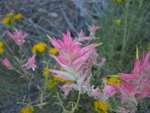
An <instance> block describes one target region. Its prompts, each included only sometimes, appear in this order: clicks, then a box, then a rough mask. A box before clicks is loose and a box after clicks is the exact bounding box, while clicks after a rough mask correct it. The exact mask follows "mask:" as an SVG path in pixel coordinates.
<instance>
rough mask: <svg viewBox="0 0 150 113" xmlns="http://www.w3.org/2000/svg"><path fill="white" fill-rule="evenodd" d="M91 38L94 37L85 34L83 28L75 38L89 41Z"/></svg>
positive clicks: (80, 40)
mask: <svg viewBox="0 0 150 113" xmlns="http://www.w3.org/2000/svg"><path fill="white" fill-rule="evenodd" d="M91 39H92V37H90V36H84V32H83V31H82V30H81V31H80V33H79V36H78V37H76V38H75V40H76V41H79V42H83V41H88V40H91Z"/></svg>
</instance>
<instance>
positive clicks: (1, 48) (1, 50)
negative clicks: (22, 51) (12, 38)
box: [0, 41, 4, 54]
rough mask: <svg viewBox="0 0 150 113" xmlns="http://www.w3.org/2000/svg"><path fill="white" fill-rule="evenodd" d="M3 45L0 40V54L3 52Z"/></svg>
mask: <svg viewBox="0 0 150 113" xmlns="http://www.w3.org/2000/svg"><path fill="white" fill-rule="evenodd" d="M3 46H4V43H3V42H2V41H0V54H3V52H4V48H3Z"/></svg>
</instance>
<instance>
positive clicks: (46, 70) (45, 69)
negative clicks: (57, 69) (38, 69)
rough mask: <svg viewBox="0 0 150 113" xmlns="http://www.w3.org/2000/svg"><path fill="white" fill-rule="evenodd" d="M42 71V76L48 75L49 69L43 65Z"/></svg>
mask: <svg viewBox="0 0 150 113" xmlns="http://www.w3.org/2000/svg"><path fill="white" fill-rule="evenodd" d="M42 73H43V76H44V77H46V76H48V75H50V71H49V69H48V68H47V67H45V68H44V69H43V71H42Z"/></svg>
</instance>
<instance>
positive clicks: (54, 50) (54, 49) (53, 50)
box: [48, 48, 59, 55]
mask: <svg viewBox="0 0 150 113" xmlns="http://www.w3.org/2000/svg"><path fill="white" fill-rule="evenodd" d="M58 52H59V51H58V50H57V49H56V48H50V49H49V51H48V53H49V54H52V55H56V54H58Z"/></svg>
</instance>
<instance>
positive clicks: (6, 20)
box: [2, 17, 10, 25]
mask: <svg viewBox="0 0 150 113" xmlns="http://www.w3.org/2000/svg"><path fill="white" fill-rule="evenodd" d="M2 22H3V23H4V24H6V25H9V24H10V18H8V17H5V18H4V19H3V20H2Z"/></svg>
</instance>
